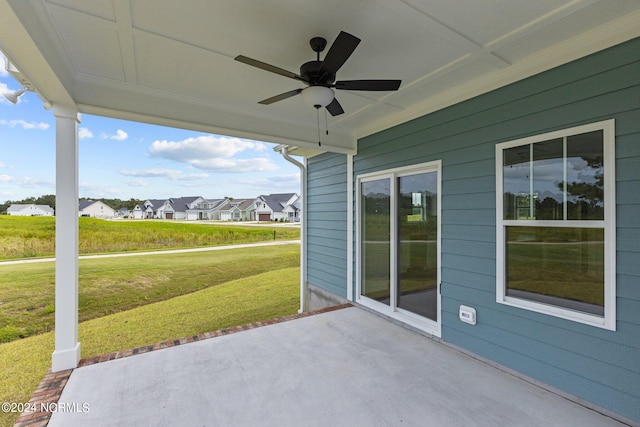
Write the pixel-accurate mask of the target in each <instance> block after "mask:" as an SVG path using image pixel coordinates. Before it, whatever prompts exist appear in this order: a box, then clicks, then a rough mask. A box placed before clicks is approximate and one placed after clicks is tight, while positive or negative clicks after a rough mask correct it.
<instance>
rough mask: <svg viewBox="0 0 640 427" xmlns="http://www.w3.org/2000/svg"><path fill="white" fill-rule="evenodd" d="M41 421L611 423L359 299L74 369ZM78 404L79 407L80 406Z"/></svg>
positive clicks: (94, 423)
mask: <svg viewBox="0 0 640 427" xmlns="http://www.w3.org/2000/svg"><path fill="white" fill-rule="evenodd" d="M59 404H62V405H70V404H77V405H79V406H80V407H84V408H86V409H87V411H85V412H83V411H79V412H55V413H54V414H53V416H52V417H51V420H50V422H49V426H52V427H57V426H65V427H70V426H87V425H90V426H115V425H117V426H140V425H154V426H292V425H303V426H398V425H403V426H544V427H547V426H581V427H586V426H616V425H623V424H620V423H618V422H616V421H615V420H612V419H611V418H608V417H606V416H603V415H601V414H599V413H597V412H594V411H592V410H590V409H587V408H585V407H583V406H580V405H578V404H576V403H573V402H570V401H568V400H566V399H564V398H562V397H560V396H558V395H556V394H553V393H551V392H548V391H545V390H543V389H541V388H539V387H537V386H535V385H532V384H530V383H528V382H525V381H523V380H521V379H519V378H516V377H514V376H512V375H509V374H507V373H505V372H502V371H500V370H498V369H495V368H493V367H491V366H489V365H487V364H485V363H483V362H481V361H478V360H476V359H473V358H471V357H469V356H467V355H464V354H462V353H460V352H457V351H455V350H454V349H451V348H449V347H447V346H445V345H442V344H439V343H438V342H434V341H433V340H430V339H428V338H426V337H424V336H422V335H420V334H417V333H415V332H412V331H410V330H408V329H405V328H403V327H401V326H398V325H396V324H394V323H392V322H389V321H387V320H385V319H382V318H380V317H379V316H376V315H375V314H372V313H369V312H367V311H365V310H362V309H360V308H357V307H349V308H344V309H341V310H336V311H332V312H328V313H322V314H317V315H313V316H309V317H304V318H300V319H296V320H292V321H287V322H283V323H277V324H273V325H269V326H264V327H260V328H256V329H251V330H247V331H242V332H239V333H235V334H231V335H226V336H221V337H216V338H213V339H208V340H204V341H199V342H195V343H191V344H186V345H181V346H177V347H172V348H166V349H162V350H158V351H152V352H150V353H145V354H141V355H136V356H132V357H126V358H123V359H117V360H111V361H108V362H104V363H97V364H94V365H89V366H85V367H82V368H78V369H76V370H74V371H73V373H72V374H71V377H70V378H69V381H68V382H67V384H66V387H65V388H64V391H63V393H62V396H61V398H60V401H59ZM82 405H84V406H82Z"/></svg>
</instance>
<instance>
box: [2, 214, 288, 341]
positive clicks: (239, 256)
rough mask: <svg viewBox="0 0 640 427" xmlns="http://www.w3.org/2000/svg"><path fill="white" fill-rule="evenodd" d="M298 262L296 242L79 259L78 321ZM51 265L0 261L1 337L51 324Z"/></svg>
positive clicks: (11, 337) (9, 337)
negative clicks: (221, 249)
mask: <svg viewBox="0 0 640 427" xmlns="http://www.w3.org/2000/svg"><path fill="white" fill-rule="evenodd" d="M203 228H206V227H203ZM299 265H300V247H299V245H297V244H292V245H284V246H273V247H269V248H268V249H265V248H246V249H229V250H224V251H211V252H196V253H183V254H170V255H169V254H167V255H151V256H135V257H116V258H102V259H84V260H80V267H79V270H80V275H79V307H78V309H79V320H80V321H81V322H82V321H85V320H89V319H94V318H97V317H102V316H106V315H108V314H113V313H117V312H120V311H125V310H129V309H131V308H134V307H138V306H141V305H145V304H150V303H153V302H157V301H162V300H166V299H169V298H173V297H175V296H178V295H183V294H188V293H191V292H194V291H197V290H200V289H204V288H208V287H211V286H216V285H220V284H221V283H225V282H228V281H230V280H234V279H239V278H243V277H249V276H254V275H256V274H259V273H264V272H267V271H275V270H280V269H282V268H289V267H298V266H299ZM54 267H55V265H54V263H53V262H47V263H32V264H18V265H4V266H1V265H0V342H8V341H12V340H14V339H18V338H21V337H26V336H31V335H34V334H38V333H43V332H47V331H50V330H52V329H53V326H54V316H55V306H54V301H55V285H54V282H55V271H54Z"/></svg>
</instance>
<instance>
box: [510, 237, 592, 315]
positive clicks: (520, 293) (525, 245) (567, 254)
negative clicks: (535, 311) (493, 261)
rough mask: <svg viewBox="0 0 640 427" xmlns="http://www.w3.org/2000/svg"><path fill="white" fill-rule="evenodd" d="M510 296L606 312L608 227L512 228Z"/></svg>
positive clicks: (587, 310)
mask: <svg viewBox="0 0 640 427" xmlns="http://www.w3.org/2000/svg"><path fill="white" fill-rule="evenodd" d="M506 239H507V245H506V257H507V267H506V276H507V284H506V295H507V296H510V297H515V298H520V299H525V300H530V301H536V302H540V303H544V304H549V305H555V306H559V307H564V308H568V309H571V310H575V311H581V312H585V313H590V314H595V315H599V316H604V229H598V228H558V227H507V228H506Z"/></svg>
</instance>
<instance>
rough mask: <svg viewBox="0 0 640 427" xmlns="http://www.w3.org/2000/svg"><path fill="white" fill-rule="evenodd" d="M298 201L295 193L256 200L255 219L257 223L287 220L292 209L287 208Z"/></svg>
mask: <svg viewBox="0 0 640 427" xmlns="http://www.w3.org/2000/svg"><path fill="white" fill-rule="evenodd" d="M298 199H299V196H298V195H297V194H296V193H281V194H267V195H261V196H258V198H256V200H255V202H254V204H255V209H256V210H255V218H256V219H257V220H258V221H279V220H289V212H291V211H292V210H293V209H294V208H289V210H287V207H288V206H290V205H291V204H292V203H294V202H295V201H296V200H298Z"/></svg>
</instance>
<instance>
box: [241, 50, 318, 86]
mask: <svg viewBox="0 0 640 427" xmlns="http://www.w3.org/2000/svg"><path fill="white" fill-rule="evenodd" d="M234 59H235V60H236V61H238V62H242V63H244V64H247V65H251V66H253V67H256V68H260V69H261V70H265V71H270V72H272V73H276V74H280V75H281V76H285V77H289V78H290V79H295V80H300V81H303V82H306V80H305V79H304V78H302V76H299V75H297V74H296V73H292V72H291V71H287V70H284V69H282V68H279V67H276V66H275V65H271V64H267V63H266V62H262V61H258V60H257V59H253V58H249V57H247V56H244V55H238V56H236V57H235V58H234Z"/></svg>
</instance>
